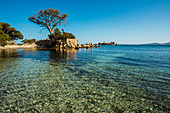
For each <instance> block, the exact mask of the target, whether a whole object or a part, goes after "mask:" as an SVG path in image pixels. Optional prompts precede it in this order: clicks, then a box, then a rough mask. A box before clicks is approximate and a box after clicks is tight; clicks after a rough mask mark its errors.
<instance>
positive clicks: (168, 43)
mask: <svg viewBox="0 0 170 113" xmlns="http://www.w3.org/2000/svg"><path fill="white" fill-rule="evenodd" d="M140 45H170V42H167V43H149V44H140Z"/></svg>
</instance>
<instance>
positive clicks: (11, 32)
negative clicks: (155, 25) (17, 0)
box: [0, 22, 23, 46]
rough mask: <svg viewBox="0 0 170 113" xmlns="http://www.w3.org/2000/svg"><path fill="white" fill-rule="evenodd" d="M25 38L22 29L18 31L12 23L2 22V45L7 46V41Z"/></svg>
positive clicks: (0, 23) (0, 34)
mask: <svg viewBox="0 0 170 113" xmlns="http://www.w3.org/2000/svg"><path fill="white" fill-rule="evenodd" d="M17 39H23V35H22V33H21V32H20V31H17V30H16V29H15V28H14V27H11V25H10V24H8V23H4V22H0V45H1V46H5V45H6V44H7V41H10V40H17Z"/></svg>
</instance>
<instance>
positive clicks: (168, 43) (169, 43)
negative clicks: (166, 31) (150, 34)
mask: <svg viewBox="0 0 170 113" xmlns="http://www.w3.org/2000/svg"><path fill="white" fill-rule="evenodd" d="M162 44H163V45H170V42H167V43H162Z"/></svg>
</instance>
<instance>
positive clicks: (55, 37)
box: [48, 28, 76, 42]
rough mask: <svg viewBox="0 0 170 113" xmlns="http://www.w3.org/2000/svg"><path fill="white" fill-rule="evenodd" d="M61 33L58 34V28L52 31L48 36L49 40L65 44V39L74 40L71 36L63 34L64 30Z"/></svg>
mask: <svg viewBox="0 0 170 113" xmlns="http://www.w3.org/2000/svg"><path fill="white" fill-rule="evenodd" d="M62 31H63V33H61V32H60V30H59V29H58V28H56V29H55V30H54V33H52V34H50V35H48V37H49V39H51V40H54V41H59V40H60V41H63V42H66V39H75V38H76V37H75V36H74V35H73V34H71V33H67V32H64V29H62Z"/></svg>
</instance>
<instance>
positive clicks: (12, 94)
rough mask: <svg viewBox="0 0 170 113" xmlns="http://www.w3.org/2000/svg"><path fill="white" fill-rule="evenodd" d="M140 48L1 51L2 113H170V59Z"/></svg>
mask: <svg viewBox="0 0 170 113" xmlns="http://www.w3.org/2000/svg"><path fill="white" fill-rule="evenodd" d="M136 49H139V47H133V48H131V47H126V46H104V47H103V48H94V49H80V50H75V49H68V50H65V49H63V50H55V49H53V50H52V49H49V50H38V49H9V50H8V49H6V50H0V112H43V113H46V112H117V113H121V112H137V113H138V112H139V113H140V112H168V111H169V100H170V99H169V94H170V89H169V88H170V87H169V85H170V78H169V75H170V72H169V70H168V69H167V66H169V64H168V62H169V61H168V59H167V60H166V64H165V63H162V64H160V63H159V62H157V64H156V63H155V66H160V67H161V68H160V67H159V68H160V69H159V68H154V67H151V66H150V65H149V64H151V63H152V62H151V63H150V62H144V63H145V65H142V66H140V65H129V64H132V63H138V64H140V63H143V61H144V60H148V55H147V54H148V51H147V54H146V52H145V51H144V49H145V48H142V50H141V51H140V52H137V51H136ZM150 49H151V50H150V53H152V52H153V51H154V49H155V48H154V47H153V48H150ZM163 49H166V50H167V53H165V52H166V51H165V50H164V56H168V55H169V53H168V51H169V49H168V48H163ZM131 51H133V55H132V52H131ZM156 51H158V52H159V53H161V51H162V48H161V49H160V51H159V49H157V50H155V52H156ZM129 53H130V54H129ZM144 54H145V55H144ZM142 55H143V56H145V57H147V59H144V57H143V60H142V59H140V56H142ZM149 55H150V56H151V58H152V59H153V57H155V55H152V54H149ZM129 56H130V58H129ZM156 58H158V56H156V57H155V58H154V59H153V60H154V61H157V59H156ZM160 58H162V56H161V55H160ZM139 59H140V60H139ZM152 59H150V61H151V60H152ZM163 60H165V59H163ZM163 62H164V61H163ZM147 63H148V64H147ZM162 65H166V67H162Z"/></svg>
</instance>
